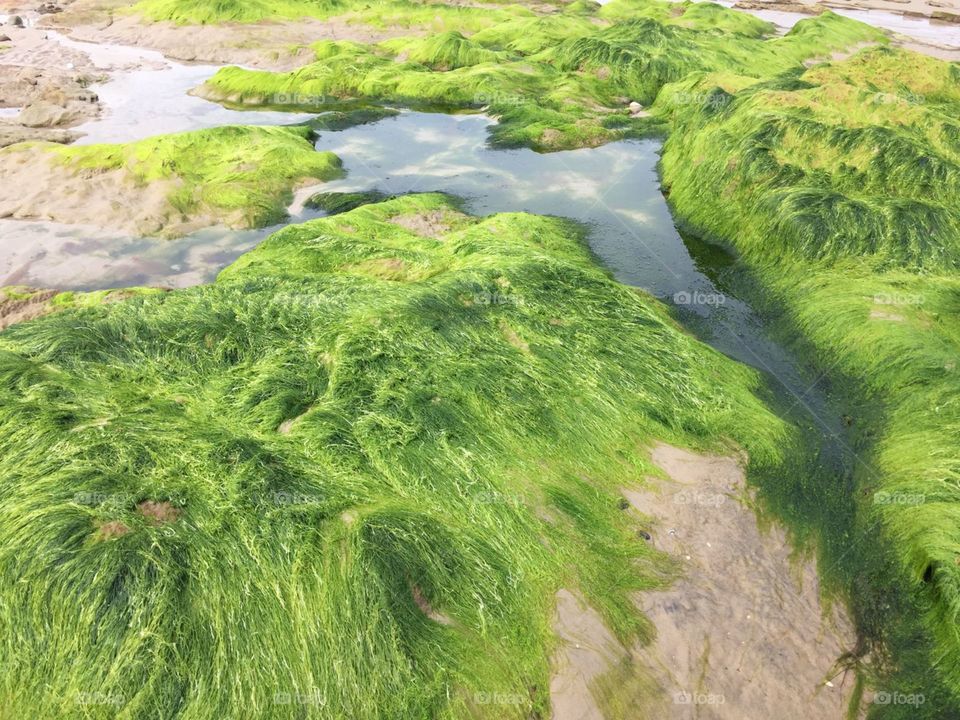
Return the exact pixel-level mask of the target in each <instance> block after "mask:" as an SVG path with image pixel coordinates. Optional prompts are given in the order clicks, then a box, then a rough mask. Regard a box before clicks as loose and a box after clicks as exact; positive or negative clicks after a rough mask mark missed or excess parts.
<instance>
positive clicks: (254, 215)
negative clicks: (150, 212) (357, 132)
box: [0, 126, 342, 227]
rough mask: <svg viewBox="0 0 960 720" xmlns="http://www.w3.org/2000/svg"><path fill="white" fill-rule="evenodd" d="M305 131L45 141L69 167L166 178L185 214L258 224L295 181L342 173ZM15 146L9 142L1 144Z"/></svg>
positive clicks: (274, 213)
mask: <svg viewBox="0 0 960 720" xmlns="http://www.w3.org/2000/svg"><path fill="white" fill-rule="evenodd" d="M312 137H313V132H312V130H311V129H310V128H307V127H302V126H295V127H230V126H227V127H219V128H213V129H210V130H197V131H194V132H185V133H177V134H173V135H159V136H156V137H152V138H147V139H146V140H139V141H137V142H132V143H123V144H118V145H108V144H104V145H83V146H71V147H63V146H60V145H50V146H49V147H47V148H46V149H47V151H48V152H51V153H56V155H57V156H58V158H59V159H60V161H61V162H62V164H63V166H64V172H65V173H68V174H72V173H78V172H79V173H89V172H104V171H110V170H122V171H124V172H125V173H126V175H127V176H128V178H129V181H130V183H131V184H133V185H135V186H137V187H142V188H144V189H145V190H146V189H148V188H149V187H150V186H151V184H153V183H157V182H167V183H168V184H169V185H170V190H169V194H168V197H167V199H168V201H169V203H170V205H171V206H172V207H173V208H175V209H176V210H177V211H179V212H180V213H181V214H182V215H183V216H185V217H196V216H210V217H212V218H215V219H218V220H221V221H223V222H226V223H227V224H229V225H231V226H233V227H264V226H267V225H270V224H273V223H275V222H278V221H280V220H282V219H283V218H284V217H286V207H287V205H288V204H289V203H290V201H291V200H292V199H293V193H292V189H293V187H295V186H296V185H297V184H298V183H299V182H301V181H302V180H305V179H316V180H332V179H334V178H337V177H340V176H341V175H342V170H341V167H340V159H339V158H338V157H337V156H336V155H334V154H333V153H329V152H317V151H316V150H314V148H313V144H312V143H311V141H310V139H311V138H312ZM19 147H21V148H22V147H23V146H19ZM16 151H18V148H17V147H16V146H15V147H12V148H9V149H8V150H6V151H0V152H16Z"/></svg>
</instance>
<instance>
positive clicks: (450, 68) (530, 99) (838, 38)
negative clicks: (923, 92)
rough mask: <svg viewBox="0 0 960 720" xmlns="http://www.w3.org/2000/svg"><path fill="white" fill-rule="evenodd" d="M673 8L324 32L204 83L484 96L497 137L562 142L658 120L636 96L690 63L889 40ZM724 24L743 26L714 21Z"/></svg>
mask: <svg viewBox="0 0 960 720" xmlns="http://www.w3.org/2000/svg"><path fill="white" fill-rule="evenodd" d="M677 9H678V10H679V14H677V15H676V16H673V15H671V16H670V17H671V20H670V23H664V22H660V21H658V20H655V19H653V18H649V17H642V18H639V19H630V20H626V21H623V22H617V23H614V24H604V23H601V24H600V25H599V26H598V25H594V24H593V23H591V22H589V21H586V20H584V19H583V18H582V17H580V16H577V15H561V16H557V17H542V18H520V19H512V20H508V21H506V22H503V23H498V24H496V25H493V26H491V27H489V28H487V29H486V30H484V31H482V32H479V33H477V34H476V35H475V36H474V37H471V38H466V37H464V36H463V35H461V34H459V33H444V34H441V35H437V36H434V37H429V38H426V39H422V38H418V39H398V40H390V41H386V42H384V43H381V44H379V45H369V46H368V45H363V44H361V43H355V42H346V41H324V42H320V43H317V44H316V45H315V46H314V49H315V52H316V62H314V63H312V64H309V65H306V66H304V67H302V68H299V69H297V70H294V71H291V72H286V73H273V72H264V71H256V70H246V69H242V68H237V67H228V68H223V69H221V70H220V71H218V72H217V73H216V74H215V75H214V76H213V77H212V78H211V79H210V80H209V81H207V82H206V83H205V84H204V85H203V86H202V87H201V88H199V90H198V91H197V93H198V94H200V95H201V96H203V97H206V98H208V99H211V100H215V101H218V102H223V103H225V104H231V105H271V104H273V103H275V99H276V98H277V97H298V98H308V99H317V100H318V102H319V101H322V102H323V103H331V102H333V103H336V102H341V103H351V102H358V101H361V102H380V103H391V104H400V105H407V106H411V107H422V106H430V107H444V108H449V109H471V108H474V109H476V108H485V109H486V111H487V112H488V113H490V114H491V115H493V116H495V117H497V118H498V119H499V121H500V122H499V124H498V125H497V127H496V129H495V131H494V134H493V135H492V137H491V139H492V141H493V142H494V143H495V144H497V145H500V146H516V145H524V146H529V147H533V148H535V149H538V150H557V149H564V148H575V147H585V146H596V145H599V144H602V143H604V142H609V141H611V140H617V139H622V138H624V137H635V136H638V135H643V134H648V133H649V132H650V131H651V129H653V126H652V124H651V122H650V121H649V120H647V119H644V118H637V117H632V116H631V115H630V113H629V111H628V108H627V106H628V104H629V102H630V101H631V100H632V101H637V102H640V103H641V104H643V105H649V104H652V103H653V102H654V100H655V99H656V97H657V94H658V93H659V91H660V89H661V88H662V87H663V86H664V85H666V84H668V83H673V82H677V81H680V80H682V79H684V78H686V77H687V76H689V75H690V74H691V73H693V72H697V71H702V72H703V71H714V72H727V73H731V74H738V75H747V76H750V77H754V78H756V79H758V80H760V79H763V78H765V77H768V76H771V75H775V74H777V73H781V72H785V71H787V70H790V69H793V70H797V71H800V70H802V68H803V64H802V63H803V62H804V61H805V60H808V59H810V58H812V57H815V56H816V55H818V54H820V53H822V52H824V51H827V52H829V51H831V50H840V49H843V48H846V47H849V46H851V45H855V44H856V43H858V42H863V43H866V42H877V43H879V42H885V40H886V38H885V36H884V35H883V34H882V33H880V32H879V31H877V30H874V29H872V28H870V27H868V26H866V25H863V24H862V23H858V22H855V21H853V20H848V19H846V18H842V17H839V16H837V15H834V14H832V13H824V14H823V15H821V16H819V17H816V18H811V19H809V20H804V21H802V22H800V23H798V24H797V26H796V27H795V28H794V29H793V30H792V31H791V32H790V33H788V34H787V35H786V36H785V37H783V38H772V39H762V36H763V33H764V32H765V26H764V27H757V26H752V25H750V23H744V22H743V21H740V20H731V21H729V22H720V21H718V20H717V19H716V18H722V17H724V14H725V13H730V14H732V15H734V16H737V17H738V18H739V17H740V14H739V13H735V12H733V11H729V10H726V9H724V8H719V7H717V8H716V9H713V10H709V11H705V10H701V9H699V5H698V4H690V5H684V6H679V7H678V8H677ZM687 13H690V14H692V15H693V17H692V19H691V20H690V22H689V23H687V25H686V26H685V25H682V24H680V23H679V21H681V20H683V18H685V17H687ZM727 26H730V27H739V28H740V31H739V32H733V31H731V32H723V31H721V30H719V29H717V28H718V27H720V28H723V27H727ZM751 28H752V29H751Z"/></svg>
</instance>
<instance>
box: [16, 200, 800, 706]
mask: <svg viewBox="0 0 960 720" xmlns="http://www.w3.org/2000/svg"><path fill="white" fill-rule="evenodd" d="M757 385H758V378H757V376H756V374H755V373H754V372H753V371H752V370H750V369H747V368H745V367H743V366H740V365H737V364H735V363H733V362H732V361H730V360H728V359H726V358H725V357H723V356H721V355H720V354H718V353H716V352H714V351H712V350H710V349H709V348H707V347H705V346H703V345H701V344H700V343H698V342H697V341H695V340H693V339H692V338H691V337H690V336H688V335H687V334H685V333H684V332H682V331H681V330H680V329H679V328H678V327H676V326H675V325H674V323H673V322H672V321H671V320H670V319H669V318H668V316H667V315H666V313H665V311H664V309H663V308H662V307H660V306H659V305H658V303H656V302H655V301H654V300H652V299H651V298H650V297H648V296H646V295H644V294H642V293H639V292H636V291H634V290H631V289H629V288H626V287H624V286H621V285H619V284H617V283H615V282H614V281H612V280H611V279H610V278H609V277H608V276H607V275H606V274H605V273H604V272H603V271H602V270H600V269H599V268H598V267H597V266H596V265H594V263H593V262H592V260H591V258H590V257H589V255H588V253H587V251H586V250H585V249H584V247H583V246H582V245H581V242H580V234H579V230H578V229H577V228H575V227H573V226H572V225H570V224H568V223H566V222H564V221H561V220H558V219H548V218H541V217H536V216H530V215H523V214H507V215H495V216H490V217H487V218H482V219H481V218H476V217H471V216H469V215H465V214H463V213H461V212H460V211H459V210H458V209H457V206H456V205H455V204H453V203H452V202H451V201H450V200H448V199H445V198H444V197H442V196H437V195H426V196H410V197H405V198H402V199H395V200H391V201H388V202H385V203H381V204H376V205H366V206H364V207H361V208H358V209H356V210H353V211H352V212H350V213H346V214H341V215H337V216H334V217H330V218H324V219H322V220H316V221H312V222H309V223H306V224H303V225H299V226H291V227H288V228H286V229H284V230H282V231H280V232H278V233H276V234H275V235H273V236H272V237H271V238H269V239H268V240H267V241H266V242H265V243H264V244H263V245H261V246H260V247H259V248H257V249H256V250H255V251H253V252H251V253H249V254H248V255H245V256H244V257H242V258H241V259H240V260H239V261H238V262H236V263H235V264H234V265H233V266H231V267H229V268H228V269H227V270H225V271H224V272H223V273H222V275H221V276H220V278H219V279H218V281H217V282H216V283H215V284H213V285H210V286H206V287H196V288H192V289H188V290H178V291H173V292H169V293H165V294H158V295H148V296H139V297H134V298H131V299H129V300H126V301H124V302H118V303H113V304H107V305H100V306H92V307H87V308H75V309H68V310H64V311H62V312H60V313H57V314H54V315H50V316H47V317H45V318H41V319H39V320H35V321H33V322H28V323H24V324H20V325H16V326H14V327H12V328H10V329H8V330H7V331H6V332H4V333H3V334H2V335H0V449H2V452H0V575H2V582H0V593H2V598H0V697H2V698H3V702H4V705H3V710H4V713H5V715H6V716H8V717H31V718H62V717H90V718H113V717H127V718H138V719H139V718H157V717H162V718H173V717H177V718H191V719H199V718H210V719H211V720H213V719H218V720H219V719H220V718H236V717H248V718H302V717H305V716H307V717H331V718H333V717H337V718H339V717H349V718H390V719H391V720H392V719H395V718H426V717H431V718H455V717H456V718H462V717H466V716H470V717H490V718H505V717H515V718H528V717H531V716H540V717H546V716H548V715H549V709H548V704H549V691H548V688H549V677H548V676H549V669H548V659H549V657H550V654H551V648H552V647H553V645H554V639H553V635H552V633H551V630H550V614H551V610H552V604H553V598H554V593H555V592H556V591H557V590H558V589H559V588H570V589H573V590H575V591H576V592H578V593H579V594H581V595H583V597H585V598H586V599H587V601H588V602H589V603H590V604H591V605H592V606H594V607H595V608H597V609H598V611H599V612H600V614H601V615H602V617H603V618H604V620H605V622H606V623H607V624H608V625H609V626H610V627H611V628H612V629H614V631H615V632H616V633H617V634H618V635H619V636H620V637H621V638H623V639H629V638H637V637H643V636H644V634H645V633H646V631H647V629H646V626H645V623H644V621H643V618H642V617H641V616H640V615H639V614H638V613H637V610H636V609H635V606H634V604H633V601H632V599H631V593H632V592H634V591H635V590H638V589H641V588H645V587H651V586H654V585H656V584H657V583H658V582H660V578H662V574H661V571H662V567H659V566H660V560H659V559H658V557H657V556H656V555H655V553H654V551H653V550H652V549H651V548H650V547H649V546H648V545H647V544H646V543H645V541H644V540H643V539H642V538H641V537H639V535H638V533H637V532H636V527H634V526H632V524H631V521H630V519H629V516H628V514H626V513H624V512H623V511H622V510H621V509H620V507H621V504H620V502H619V501H620V499H621V496H620V489H621V488H622V487H625V486H634V485H636V484H637V483H638V482H642V479H643V477H644V475H645V474H646V473H648V472H649V470H650V466H649V463H648V461H647V458H646V452H645V449H644V448H645V446H646V444H647V443H649V442H651V441H652V440H653V439H654V438H667V439H671V440H673V441H675V442H684V443H688V444H692V445H699V446H708V445H712V446H717V445H718V444H721V443H725V442H727V441H729V440H733V441H735V442H737V443H738V444H739V445H740V446H742V447H744V448H746V449H747V451H748V452H749V453H750V456H751V463H752V465H754V466H761V467H762V466H764V465H767V464H770V463H773V462H776V461H777V460H778V458H779V454H780V452H781V449H780V448H782V447H783V443H784V442H785V441H786V439H787V438H788V437H789V436H788V433H787V429H786V427H785V426H784V424H783V423H782V422H781V421H780V420H778V419H777V418H776V417H775V416H773V415H771V414H770V413H769V412H768V411H766V410H765V409H764V407H763V406H762V405H761V404H760V403H759V402H758V400H757V399H756V398H755V396H754V394H753V390H754V389H755V388H756V387H757ZM658 567H659V569H658ZM491 689H495V690H496V692H497V693H507V694H509V697H511V698H513V699H514V700H515V702H511V704H509V705H503V704H498V705H490V704H482V703H480V704H478V703H477V702H476V697H477V695H476V693H489V692H492V691H493V690H491ZM518 698H519V700H517V699H518Z"/></svg>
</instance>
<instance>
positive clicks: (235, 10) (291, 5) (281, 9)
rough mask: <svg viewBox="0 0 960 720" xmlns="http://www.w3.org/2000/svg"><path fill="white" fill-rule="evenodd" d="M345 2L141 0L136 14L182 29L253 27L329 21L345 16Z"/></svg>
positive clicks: (135, 8)
mask: <svg viewBox="0 0 960 720" xmlns="http://www.w3.org/2000/svg"><path fill="white" fill-rule="evenodd" d="M347 7H348V3H346V2H344V1H343V0H140V2H138V3H137V4H136V5H134V6H133V11H134V12H136V13H138V14H140V15H143V16H144V17H145V18H147V19H149V20H155V21H160V20H170V21H172V22H175V23H177V24H180V25H207V24H217V23H229V22H237V23H254V22H259V21H261V20H267V19H271V18H277V19H289V20H296V19H298V18H306V17H314V18H321V19H322V18H327V17H331V16H333V15H336V14H339V13H342V12H344V10H346V9H347Z"/></svg>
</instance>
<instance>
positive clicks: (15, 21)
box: [7, 15, 23, 28]
mask: <svg viewBox="0 0 960 720" xmlns="http://www.w3.org/2000/svg"><path fill="white" fill-rule="evenodd" d="M7 23H8V24H10V25H13V26H14V27H20V28H22V27H23V18H22V17H20V16H19V15H14V16H13V17H12V18H10V19H9V20H8V21H7Z"/></svg>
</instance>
